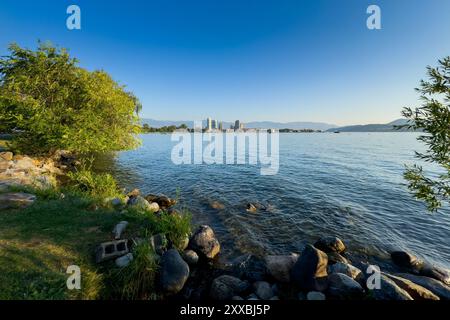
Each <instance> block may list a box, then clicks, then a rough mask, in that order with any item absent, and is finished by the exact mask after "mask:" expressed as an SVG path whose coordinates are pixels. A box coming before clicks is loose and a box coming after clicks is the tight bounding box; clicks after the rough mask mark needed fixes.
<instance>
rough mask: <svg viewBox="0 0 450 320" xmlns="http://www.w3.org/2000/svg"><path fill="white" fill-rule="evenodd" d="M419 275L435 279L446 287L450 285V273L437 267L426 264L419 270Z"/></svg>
mask: <svg viewBox="0 0 450 320" xmlns="http://www.w3.org/2000/svg"><path fill="white" fill-rule="evenodd" d="M419 275H421V276H424V277H430V278H434V279H436V280H439V281H441V282H443V283H445V284H446V285H450V271H449V270H447V269H444V268H441V267H438V266H436V265H432V264H429V263H424V264H423V265H422V267H421V268H420V270H419Z"/></svg>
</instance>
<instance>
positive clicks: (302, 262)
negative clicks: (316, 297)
mask: <svg viewBox="0 0 450 320" xmlns="http://www.w3.org/2000/svg"><path fill="white" fill-rule="evenodd" d="M327 264H328V257H327V255H326V253H325V252H323V251H321V250H319V249H316V248H314V247H313V246H311V245H306V247H305V249H303V251H302V253H301V255H300V258H298V260H297V262H296V263H295V264H294V266H293V267H292V270H291V279H292V281H293V282H294V283H295V284H296V285H297V286H299V287H300V288H301V289H303V290H309V291H322V290H323V289H324V283H323V281H322V280H323V279H324V278H326V276H327Z"/></svg>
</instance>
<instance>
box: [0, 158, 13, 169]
mask: <svg viewBox="0 0 450 320" xmlns="http://www.w3.org/2000/svg"><path fill="white" fill-rule="evenodd" d="M13 165H14V162H12V161H10V160H8V161H6V160H1V159H0V172H2V171H6V170H8V169H9V168H11V167H12V166H13Z"/></svg>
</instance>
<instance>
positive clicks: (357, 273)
mask: <svg viewBox="0 0 450 320" xmlns="http://www.w3.org/2000/svg"><path fill="white" fill-rule="evenodd" d="M328 271H329V273H343V274H345V275H347V276H349V277H350V278H352V279H353V280H356V281H358V282H361V281H363V280H364V274H363V273H362V271H361V270H360V269H358V268H356V267H354V266H352V265H351V264H348V263H342V262H337V263H335V264H333V265H331V266H328Z"/></svg>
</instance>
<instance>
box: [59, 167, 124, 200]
mask: <svg viewBox="0 0 450 320" xmlns="http://www.w3.org/2000/svg"><path fill="white" fill-rule="evenodd" d="M67 177H68V178H69V183H70V187H71V188H72V189H73V190H75V191H79V192H81V193H85V194H87V195H89V196H91V197H93V198H96V199H104V198H110V197H117V196H120V191H119V188H118V186H117V182H116V180H115V179H114V178H113V177H112V176H111V175H110V174H109V173H94V172H92V171H90V170H87V169H84V168H83V169H80V170H75V171H73V172H69V173H68V174H67Z"/></svg>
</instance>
